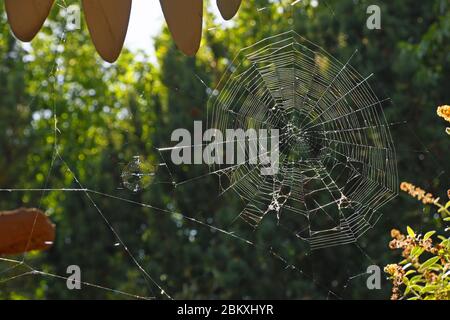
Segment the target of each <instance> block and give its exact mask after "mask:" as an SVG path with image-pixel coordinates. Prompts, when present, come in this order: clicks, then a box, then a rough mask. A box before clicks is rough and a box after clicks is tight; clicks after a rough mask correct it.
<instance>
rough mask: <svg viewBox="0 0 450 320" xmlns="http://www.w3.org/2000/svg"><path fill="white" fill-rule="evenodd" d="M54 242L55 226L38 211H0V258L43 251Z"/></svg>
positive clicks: (22, 209)
mask: <svg viewBox="0 0 450 320" xmlns="http://www.w3.org/2000/svg"><path fill="white" fill-rule="evenodd" d="M53 241H55V226H54V225H53V224H52V223H51V221H50V219H49V218H48V217H47V216H46V215H45V214H44V213H43V212H42V211H40V210H38V209H25V208H21V209H17V210H14V211H0V256H1V255H16V254H22V253H25V252H28V251H32V250H45V249H48V248H50V247H51V246H52V244H53Z"/></svg>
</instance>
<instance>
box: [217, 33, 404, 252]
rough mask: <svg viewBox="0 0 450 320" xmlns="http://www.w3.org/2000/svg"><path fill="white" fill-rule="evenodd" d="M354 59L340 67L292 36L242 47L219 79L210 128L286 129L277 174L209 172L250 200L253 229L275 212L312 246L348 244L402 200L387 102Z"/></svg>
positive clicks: (247, 168) (240, 168)
mask: <svg viewBox="0 0 450 320" xmlns="http://www.w3.org/2000/svg"><path fill="white" fill-rule="evenodd" d="M355 53H356V52H355ZM350 59H351V57H350ZM350 59H349V61H347V62H346V63H345V64H342V63H341V62H339V61H338V60H336V59H335V58H333V57H332V56H331V55H330V54H328V53H327V52H326V51H325V50H323V49H322V48H320V47H318V46H316V45H314V44H313V43H311V42H309V41H308V40H306V39H304V38H302V37H301V36H299V35H298V34H296V33H295V32H294V31H289V32H286V33H283V34H280V35H277V36H273V37H271V38H268V39H265V40H263V41H261V42H259V43H257V44H255V45H254V46H251V47H249V48H246V49H243V50H242V52H241V53H240V54H239V55H238V56H237V57H236V59H235V60H234V61H233V63H232V64H231V67H230V68H229V70H228V73H227V74H226V75H225V76H224V77H223V79H222V80H221V84H220V85H219V88H218V89H217V90H216V91H215V95H214V96H213V97H212V99H211V100H210V104H209V112H210V117H209V120H210V123H211V127H212V128H218V129H220V130H222V132H225V130H226V129H227V128H235V129H244V130H248V129H256V130H260V129H267V130H271V129H278V130H279V132H280V134H279V140H280V144H279V145H280V147H279V148H280V150H279V153H280V160H279V162H280V172H279V173H278V174H276V175H274V176H264V175H261V174H260V169H261V165H252V164H251V163H250V161H247V162H246V163H244V164H240V165H236V166H233V167H231V168H225V169H220V168H217V167H216V166H214V167H213V169H212V172H215V173H217V174H219V175H220V176H221V178H223V180H225V181H226V184H228V186H227V189H226V190H229V189H231V190H233V191H235V192H236V193H237V194H238V195H239V196H240V197H242V198H243V199H245V201H246V202H247V205H246V207H245V209H244V210H243V211H242V212H241V214H240V218H242V219H243V220H245V221H246V222H248V223H249V224H251V225H252V226H253V227H255V228H256V227H257V226H258V225H259V224H260V223H261V220H262V219H263V218H264V217H265V216H266V215H267V214H270V213H275V214H276V215H277V217H278V220H279V222H280V223H281V224H283V225H285V226H286V227H288V228H289V229H292V231H293V232H294V233H295V234H296V236H298V237H299V238H300V239H302V240H305V241H307V242H308V243H309V244H310V245H311V248H312V249H321V248H324V247H330V246H336V245H341V244H348V243H351V242H355V241H356V240H357V239H358V238H359V237H360V236H362V235H363V234H364V233H365V232H366V231H367V230H368V229H369V228H371V227H372V226H373V225H374V224H375V223H376V221H377V220H378V217H379V213H378V209H379V208H380V207H381V206H383V205H384V204H385V203H386V202H388V201H390V200H391V199H392V198H394V197H395V196H396V195H397V186H398V178H397V176H398V175H397V168H396V159H395V149H394V144H393V141H392V138H391V135H390V132H389V125H388V123H387V121H386V119H385V117H384V114H383V109H382V104H383V102H385V101H386V100H384V101H380V100H379V99H378V98H377V96H376V95H375V94H374V92H373V90H372V89H371V87H370V85H369V84H368V79H369V78H370V77H371V76H372V75H370V76H368V77H365V78H363V77H361V76H360V75H359V74H358V73H357V72H356V71H355V70H354V69H353V68H352V67H351V65H350ZM264 148H265V146H264V145H263V144H259V149H260V150H261V149H264ZM224 191H225V190H224Z"/></svg>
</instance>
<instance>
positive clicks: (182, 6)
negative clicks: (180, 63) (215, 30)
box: [160, 0, 203, 56]
mask: <svg viewBox="0 0 450 320" xmlns="http://www.w3.org/2000/svg"><path fill="white" fill-rule="evenodd" d="M160 2H161V7H162V10H163V13H164V17H165V18H166V21H167V25H168V26H169V30H170V33H172V37H173V39H174V41H175V43H176V44H177V46H178V48H179V49H180V50H181V51H183V52H184V53H185V54H186V55H188V56H193V55H195V54H196V53H197V51H198V49H199V48H200V41H201V39H202V25H203V0H160Z"/></svg>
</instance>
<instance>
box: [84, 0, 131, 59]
mask: <svg viewBox="0 0 450 320" xmlns="http://www.w3.org/2000/svg"><path fill="white" fill-rule="evenodd" d="M131 2H132V0H83V10H84V13H85V16H86V22H87V25H88V29H89V32H90V34H91V37H92V41H93V42H94V45H95V48H96V49H97V51H98V53H99V54H100V56H101V57H102V58H103V59H104V60H106V61H108V62H111V63H112V62H114V61H116V60H117V58H118V57H119V55H120V52H121V51H122V47H123V43H124V41H125V37H126V35H127V31H128V23H129V21H130V14H131Z"/></svg>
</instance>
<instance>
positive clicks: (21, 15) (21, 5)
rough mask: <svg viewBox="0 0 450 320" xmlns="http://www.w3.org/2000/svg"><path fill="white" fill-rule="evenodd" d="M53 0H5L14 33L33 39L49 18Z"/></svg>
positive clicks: (27, 39) (18, 36) (26, 39)
mask: <svg viewBox="0 0 450 320" xmlns="http://www.w3.org/2000/svg"><path fill="white" fill-rule="evenodd" d="M52 5H53V0H5V8H6V13H7V15H8V22H9V24H10V25H11V29H12V31H13V33H14V35H15V36H16V37H17V38H18V39H19V40H22V41H26V42H28V41H31V40H33V38H34V37H35V36H36V34H37V33H38V32H39V30H40V29H41V28H42V25H43V24H44V22H45V19H47V17H48V15H49V13H50V9H51V8H52Z"/></svg>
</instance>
